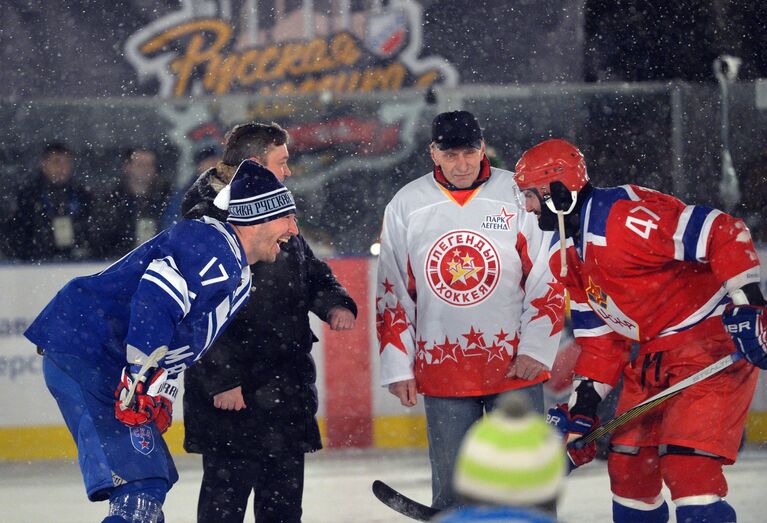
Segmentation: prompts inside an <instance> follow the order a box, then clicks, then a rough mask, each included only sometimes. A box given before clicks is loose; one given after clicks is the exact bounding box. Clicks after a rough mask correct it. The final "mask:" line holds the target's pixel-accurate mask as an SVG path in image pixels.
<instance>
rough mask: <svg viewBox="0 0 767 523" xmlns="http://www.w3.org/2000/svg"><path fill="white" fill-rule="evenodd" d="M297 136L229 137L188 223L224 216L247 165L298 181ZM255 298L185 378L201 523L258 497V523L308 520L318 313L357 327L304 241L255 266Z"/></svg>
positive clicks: (196, 188) (244, 132)
mask: <svg viewBox="0 0 767 523" xmlns="http://www.w3.org/2000/svg"><path fill="white" fill-rule="evenodd" d="M287 141H288V134H287V132H286V131H285V130H284V129H282V128H281V127H280V126H278V125H277V124H274V123H273V124H271V125H263V124H255V123H252V124H244V125H239V126H236V127H235V128H234V129H232V131H231V132H230V133H229V134H228V135H227V141H226V145H225V150H224V155H223V158H222V161H221V162H219V164H218V165H217V166H216V167H214V168H212V169H209V170H208V171H206V172H205V173H203V174H202V175H200V177H199V178H198V179H197V181H196V182H195V184H194V185H193V186H192V187H191V188H190V189H189V191H188V192H187V193H186V195H185V196H184V201H183V203H182V206H181V210H182V214H183V216H184V218H198V217H200V216H203V215H208V216H213V217H215V218H221V217H222V216H221V213H222V211H220V210H218V209H217V208H216V207H215V206H214V205H213V199H214V198H215V196H216V194H217V193H218V192H219V191H220V190H221V189H222V188H223V187H224V186H225V185H226V184H227V183H228V181H229V179H231V175H232V174H233V173H234V170H235V169H236V168H237V165H239V163H240V161H241V160H243V159H245V158H255V159H256V160H257V161H259V162H260V163H262V164H263V165H264V166H266V167H267V168H269V169H270V170H271V171H272V172H274V174H275V175H276V176H277V177H278V178H279V179H280V180H284V179H285V178H286V177H287V176H290V169H289V168H288V166H287V161H288V150H287ZM251 271H252V274H253V279H252V285H251V293H252V298H251V300H250V301H249V303H248V304H247V305H246V306H245V308H244V309H243V310H242V311H241V312H240V313H239V314H238V316H237V317H236V318H235V320H234V321H233V322H232V324H231V325H230V327H229V328H228V329H227V330H226V331H225V332H224V334H222V335H221V337H220V338H219V339H218V340H217V341H216V343H215V344H214V346H213V347H212V348H211V350H210V351H209V352H208V353H207V354H206V355H205V357H204V358H203V359H202V360H201V361H200V363H199V364H198V365H195V366H194V367H190V368H189V369H187V370H186V372H185V377H184V387H185V392H184V425H185V429H186V434H185V438H184V448H185V449H186V450H187V452H193V453H200V454H202V458H203V479H202V486H201V489H200V499H199V503H198V510H197V521H198V523H202V522H217V523H228V522H235V521H236V522H242V521H243V520H244V513H245V507H246V504H247V500H248V497H249V496H250V492H251V491H253V492H254V494H255V502H254V511H255V516H256V520H257V521H258V523H297V522H300V521H301V514H302V510H301V498H302V494H303V483H304V454H305V453H306V452H314V451H316V450H319V449H320V448H322V442H321V440H320V432H319V427H318V425H317V419H316V414H317V408H318V400H317V390H316V387H315V381H316V377H317V373H316V368H315V365H314V360H313V359H312V356H311V354H310V351H311V348H312V344H313V343H314V342H315V341H317V338H316V337H315V336H314V334H313V333H312V331H311V328H310V327H309V317H308V313H309V311H311V312H314V313H315V314H316V315H317V316H318V317H319V318H321V319H322V320H324V321H326V322H328V323H329V324H330V327H331V328H332V329H335V330H344V329H350V328H352V327H354V322H355V316H356V314H357V306H356V304H355V303H354V300H352V298H351V297H350V296H349V295H348V293H347V292H346V290H345V289H344V288H343V287H342V286H341V284H340V283H339V282H338V281H337V280H336V278H335V277H334V276H333V274H332V272H331V270H330V268H329V267H328V265H327V264H326V263H324V262H323V261H321V260H319V259H317V258H316V257H315V256H314V254H313V253H312V250H311V249H310V248H309V246H308V245H307V243H306V241H305V240H304V238H303V237H301V236H300V235H299V236H295V237H293V238H291V240H290V241H289V242H287V243H284V244H282V245H281V251H280V253H279V255H278V257H277V261H276V262H275V263H273V264H263V263H257V264H255V265H253V266H251Z"/></svg>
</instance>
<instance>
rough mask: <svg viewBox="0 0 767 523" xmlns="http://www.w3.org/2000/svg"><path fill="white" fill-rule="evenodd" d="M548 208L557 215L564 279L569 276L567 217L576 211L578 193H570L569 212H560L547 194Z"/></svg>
mask: <svg viewBox="0 0 767 523" xmlns="http://www.w3.org/2000/svg"><path fill="white" fill-rule="evenodd" d="M543 201H544V203H545V204H546V207H547V208H548V209H549V210H550V211H551V212H553V213H554V214H556V215H557V224H558V225H559V259H560V263H561V266H562V267H561V269H560V270H559V277H560V278H564V277H565V276H567V256H566V247H565V242H566V241H567V240H566V238H565V215H566V214H570V213H571V212H573V209H575V204H576V203H577V202H578V191H570V207H568V208H567V210H563V211H561V210H559V209H557V207H556V205H554V199H553V198H552V197H551V194H547V195H546V197H544V199H543Z"/></svg>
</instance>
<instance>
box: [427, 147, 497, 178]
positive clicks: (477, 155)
mask: <svg viewBox="0 0 767 523" xmlns="http://www.w3.org/2000/svg"><path fill="white" fill-rule="evenodd" d="M430 149H431V159H432V160H434V163H435V164H436V165H439V166H440V168H441V169H442V174H444V175H445V178H447V181H448V182H450V183H451V184H453V185H455V186H456V187H458V188H459V189H466V188H467V187H470V186H471V184H473V183H474V182H475V181H476V179H477V177H479V168H480V164H481V163H482V158H484V156H485V142H482V145H481V146H480V148H479V149H475V148H474V147H472V146H470V145H466V146H463V147H454V148H452V149H445V150H444V151H441V150H439V149H438V148H437V147H436V146H435V145H432V146H431V147H430Z"/></svg>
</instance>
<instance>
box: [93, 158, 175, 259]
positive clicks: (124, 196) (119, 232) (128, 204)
mask: <svg viewBox="0 0 767 523" xmlns="http://www.w3.org/2000/svg"><path fill="white" fill-rule="evenodd" d="M167 201H168V186H167V184H166V183H165V182H164V180H163V179H162V178H161V177H160V175H159V173H158V172H157V155H156V154H155V152H154V151H152V150H150V149H143V148H137V149H129V150H127V151H126V152H125V154H124V156H123V164H122V173H121V177H120V181H119V183H118V185H117V187H116V188H115V189H114V190H112V191H111V192H110V193H109V194H108V195H107V197H106V198H105V199H104V200H103V207H102V208H101V209H100V212H99V220H98V225H96V227H97V229H95V230H94V240H96V241H94V245H93V252H94V254H95V255H96V256H98V257H100V258H106V259H117V258H119V257H121V256H122V255H124V254H125V253H127V252H129V251H130V250H132V249H134V248H135V247H137V246H139V245H141V244H142V243H144V242H145V241H147V240H149V239H150V238H152V237H153V236H155V235H156V234H157V233H158V232H160V219H161V217H162V215H163V212H164V211H165V206H166V204H167Z"/></svg>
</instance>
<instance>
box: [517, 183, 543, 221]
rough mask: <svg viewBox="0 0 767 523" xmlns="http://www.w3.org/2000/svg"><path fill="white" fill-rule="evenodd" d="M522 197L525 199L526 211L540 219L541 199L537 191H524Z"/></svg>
mask: <svg viewBox="0 0 767 523" xmlns="http://www.w3.org/2000/svg"><path fill="white" fill-rule="evenodd" d="M522 195H523V196H524V197H525V210H526V211H527V212H531V213H533V214H535V215H536V216H537V217H538V218H540V217H541V199H540V198H539V197H538V195H537V194H536V192H535V191H532V190H530V189H528V190H526V191H522Z"/></svg>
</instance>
